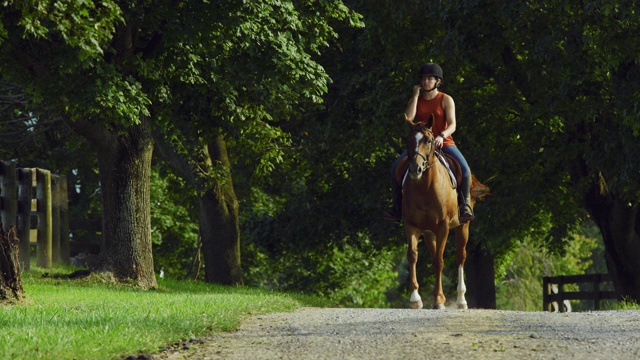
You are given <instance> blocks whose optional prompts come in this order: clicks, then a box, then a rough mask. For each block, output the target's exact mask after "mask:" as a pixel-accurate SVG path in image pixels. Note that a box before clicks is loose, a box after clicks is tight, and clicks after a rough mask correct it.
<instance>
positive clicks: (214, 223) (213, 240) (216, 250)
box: [155, 131, 243, 285]
mask: <svg viewBox="0 0 640 360" xmlns="http://www.w3.org/2000/svg"><path fill="white" fill-rule="evenodd" d="M185 133H186V134H188V135H185V136H183V140H182V141H183V143H186V144H189V146H191V147H193V149H192V151H193V153H196V154H201V155H202V157H201V158H198V160H197V162H199V163H198V166H197V167H193V166H192V165H191V164H192V163H193V160H192V159H186V158H185V157H184V156H183V155H181V154H179V153H178V152H176V151H175V149H173V148H172V146H171V145H170V144H169V143H168V142H166V141H165V139H164V137H163V135H162V134H160V133H156V134H155V138H156V145H157V146H158V149H159V152H160V153H161V154H162V156H163V157H164V159H165V160H166V161H167V162H168V163H169V164H170V165H171V167H172V168H173V170H174V171H175V172H176V173H177V174H178V175H179V176H181V177H182V178H183V179H185V180H186V181H187V182H188V183H190V184H191V185H192V186H193V187H194V189H195V190H196V193H198V194H199V198H198V202H199V207H200V211H199V219H198V222H199V226H200V237H201V239H202V253H203V258H204V264H205V265H204V266H205V279H206V281H207V282H211V283H218V284H223V285H238V284H242V282H243V280H242V269H241V267H240V230H239V222H238V200H237V199H236V195H235V191H234V189H233V181H232V177H231V172H230V171H228V172H227V173H226V174H227V175H226V176H225V178H224V179H222V181H217V182H216V183H213V184H212V183H211V178H203V175H200V174H198V172H199V171H201V169H212V168H213V164H214V163H216V164H219V165H221V166H223V167H225V168H226V169H227V170H228V169H230V168H231V164H230V162H229V157H228V154H227V147H226V143H225V141H224V138H223V136H222V135H220V136H218V137H217V138H215V139H214V140H213V141H211V143H209V144H203V143H202V142H201V141H200V140H197V139H195V136H193V134H189V132H188V131H187V132H185ZM205 176H206V175H205ZM217 180H220V179H217Z"/></svg>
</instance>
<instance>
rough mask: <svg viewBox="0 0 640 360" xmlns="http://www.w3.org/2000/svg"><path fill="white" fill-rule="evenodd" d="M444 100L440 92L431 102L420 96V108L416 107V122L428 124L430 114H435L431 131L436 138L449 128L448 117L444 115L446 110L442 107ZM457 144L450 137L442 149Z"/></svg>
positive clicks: (446, 139) (445, 140)
mask: <svg viewBox="0 0 640 360" xmlns="http://www.w3.org/2000/svg"><path fill="white" fill-rule="evenodd" d="M442 99H444V93H443V92H439V93H438V95H436V97H435V98H433V99H431V100H425V99H424V98H423V97H422V96H420V97H419V98H418V106H417V107H416V118H415V121H416V122H423V123H426V122H427V120H428V119H429V114H431V113H433V118H434V122H433V126H432V127H431V130H432V131H433V134H434V135H435V136H438V135H439V134H440V133H442V132H443V131H444V129H446V128H447V116H446V114H445V113H444V108H443V107H442ZM455 144H456V143H455V142H454V141H453V137H452V136H451V135H449V136H447V137H446V138H445V139H444V143H443V144H442V147H447V146H451V145H455Z"/></svg>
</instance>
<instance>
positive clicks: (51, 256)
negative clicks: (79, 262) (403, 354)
mask: <svg viewBox="0 0 640 360" xmlns="http://www.w3.org/2000/svg"><path fill="white" fill-rule="evenodd" d="M34 188H35V198H34V193H33V189H34ZM68 204H69V201H68V196H67V180H66V177H65V176H63V175H55V174H51V172H50V171H49V170H45V169H39V168H16V164H15V163H14V162H7V161H0V215H1V217H2V225H3V226H4V227H5V228H10V227H12V226H15V227H16V232H17V235H18V239H19V240H20V247H19V249H20V250H19V256H20V264H21V266H22V269H23V270H29V268H30V252H31V244H32V243H35V244H36V262H37V265H38V266H39V267H43V268H46V269H50V268H51V266H52V263H53V262H61V263H65V264H68V263H69V261H70V248H69V212H68V210H69V205H68ZM34 214H35V216H36V217H37V232H36V235H35V237H36V238H35V239H32V231H31V218H32V215H34Z"/></svg>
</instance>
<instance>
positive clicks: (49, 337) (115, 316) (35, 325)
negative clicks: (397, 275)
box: [0, 269, 326, 359]
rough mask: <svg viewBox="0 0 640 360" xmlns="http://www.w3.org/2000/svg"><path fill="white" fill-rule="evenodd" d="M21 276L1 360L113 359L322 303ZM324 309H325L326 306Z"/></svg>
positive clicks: (8, 310) (181, 285)
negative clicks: (20, 297)
mask: <svg viewBox="0 0 640 360" xmlns="http://www.w3.org/2000/svg"><path fill="white" fill-rule="evenodd" d="M41 275H42V271H41V270H38V269H35V270H33V271H31V272H30V273H25V274H23V276H22V280H23V283H24V288H25V292H26V295H27V300H26V301H25V302H24V304H19V305H12V306H2V307H0V329H1V330H0V359H115V358H120V357H122V356H123V355H127V354H131V355H134V354H137V353H139V352H145V353H147V352H157V351H158V349H159V348H160V347H161V346H163V345H166V344H169V343H173V342H176V341H179V340H181V339H190V338H194V337H202V336H206V335H209V334H212V333H214V332H220V331H228V330H232V329H234V328H236V327H237V326H238V325H239V323H240V321H241V320H242V319H243V318H244V317H245V316H249V315H252V314H261V313H268V312H278V311H291V310H293V309H296V308H298V307H301V306H322V305H323V304H321V303H320V301H319V300H317V299H312V298H309V297H304V296H298V295H292V294H282V293H275V292H270V291H263V290H258V289H248V288H243V287H224V286H215V285H211V284H205V283H196V282H181V281H174V280H162V279H158V281H159V288H158V289H157V290H150V291H142V290H139V289H136V288H133V287H129V286H123V285H120V286H115V285H111V284H107V283H103V282H101V281H100V280H98V279H95V278H89V279H86V280H73V281H70V280H58V279H53V278H41V277H40V276H41ZM324 305H326V304H324Z"/></svg>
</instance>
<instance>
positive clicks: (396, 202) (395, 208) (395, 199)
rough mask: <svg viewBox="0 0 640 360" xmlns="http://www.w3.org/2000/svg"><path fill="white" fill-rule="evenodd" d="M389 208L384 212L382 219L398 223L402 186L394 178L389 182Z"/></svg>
mask: <svg viewBox="0 0 640 360" xmlns="http://www.w3.org/2000/svg"><path fill="white" fill-rule="evenodd" d="M391 200H392V203H393V204H392V206H391V209H390V210H388V211H386V212H385V213H384V219H385V220H387V221H391V222H396V223H400V221H401V220H402V186H400V185H399V184H398V183H397V182H396V181H395V180H394V181H392V182H391Z"/></svg>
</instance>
